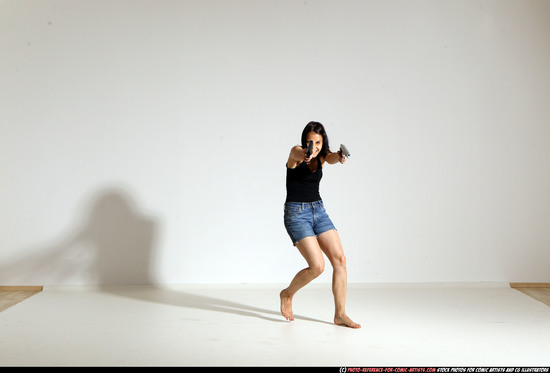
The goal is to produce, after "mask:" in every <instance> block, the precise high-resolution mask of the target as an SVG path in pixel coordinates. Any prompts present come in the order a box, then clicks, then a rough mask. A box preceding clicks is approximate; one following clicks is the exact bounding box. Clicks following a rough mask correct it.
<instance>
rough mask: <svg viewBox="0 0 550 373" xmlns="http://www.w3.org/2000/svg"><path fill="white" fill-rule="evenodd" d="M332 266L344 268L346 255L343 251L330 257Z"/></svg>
mask: <svg viewBox="0 0 550 373" xmlns="http://www.w3.org/2000/svg"><path fill="white" fill-rule="evenodd" d="M332 266H333V267H334V268H335V269H346V257H345V255H344V253H341V254H339V255H336V256H334V257H333V258H332Z"/></svg>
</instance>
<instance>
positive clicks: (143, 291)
mask: <svg viewBox="0 0 550 373" xmlns="http://www.w3.org/2000/svg"><path fill="white" fill-rule="evenodd" d="M101 290H102V291H104V292H105V293H108V294H112V295H116V296H120V297H125V298H130V299H137V300H141V301H145V302H153V303H159V304H167V305H171V306H177V307H184V308H192V309H197V310H206V311H216V312H224V313H230V314H235V315H239V316H246V317H257V318H260V319H263V320H266V321H272V322H282V323H287V322H288V321H286V320H284V319H283V316H282V315H281V313H280V312H278V311H273V310H268V309H264V308H259V307H255V306H250V305H246V304H242V303H237V302H233V301H228V300H225V299H220V298H214V297H209V296H204V295H198V294H194V293H190V292H185V291H179V290H174V289H170V288H163V287H158V286H155V285H147V286H135V287H133V286H103V287H101ZM275 296H278V295H275ZM294 318H295V319H297V320H304V321H313V322H319V323H323V324H329V325H334V324H333V323H330V322H327V321H323V320H318V319H314V318H310V317H305V316H300V315H294Z"/></svg>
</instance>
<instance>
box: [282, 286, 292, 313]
mask: <svg viewBox="0 0 550 373" xmlns="http://www.w3.org/2000/svg"><path fill="white" fill-rule="evenodd" d="M280 296H281V313H282V314H283V317H284V318H285V319H287V320H288V321H294V315H293V314H292V296H290V295H288V292H287V291H286V289H285V290H283V291H281V294H280Z"/></svg>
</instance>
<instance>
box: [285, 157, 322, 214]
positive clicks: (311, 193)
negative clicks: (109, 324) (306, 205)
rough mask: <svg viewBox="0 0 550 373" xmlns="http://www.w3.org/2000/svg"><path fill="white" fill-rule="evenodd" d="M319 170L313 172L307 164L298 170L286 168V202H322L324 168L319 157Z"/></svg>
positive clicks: (300, 166) (301, 164)
mask: <svg viewBox="0 0 550 373" xmlns="http://www.w3.org/2000/svg"><path fill="white" fill-rule="evenodd" d="M315 159H316V160H317V170H316V171H315V172H311V171H310V170H309V167H308V165H307V163H306V162H302V163H300V164H299V165H298V166H297V167H296V168H288V165H287V168H286V201H285V203H286V202H315V201H320V200H321V195H320V194H319V183H320V182H321V178H322V177H323V167H322V165H321V160H320V159H319V157H317V158H315Z"/></svg>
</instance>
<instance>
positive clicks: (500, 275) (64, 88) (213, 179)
mask: <svg viewBox="0 0 550 373" xmlns="http://www.w3.org/2000/svg"><path fill="white" fill-rule="evenodd" d="M0 48H1V49H0V53H1V58H0V79H1V84H0V87H1V88H0V94H1V96H0V112H1V117H0V120H1V124H0V129H1V137H0V167H1V168H0V169H1V175H2V181H1V184H0V188H1V189H0V192H1V193H0V206H1V213H0V219H1V220H0V250H1V251H0V284H3V285H12V284H14V285H22V284H95V283H144V282H145V283H148V282H158V283H243V282H244V283H273V282H282V283H286V282H289V281H290V280H291V278H292V276H293V275H294V274H295V273H296V272H297V271H298V270H299V269H301V268H303V267H304V265H305V262H304V261H303V259H302V258H301V257H300V255H299V253H298V252H297V250H296V249H295V248H294V247H293V246H292V245H291V243H290V239H289V238H288V236H287V235H286V232H285V230H284V226H283V219H282V214H283V202H284V198H285V162H286V158H287V156H288V152H289V150H290V148H291V147H292V146H293V145H296V144H298V143H299V140H300V134H301V131H302V129H303V127H304V126H305V124H306V123H307V122H309V121H311V120H316V121H320V122H322V123H323V124H325V126H326V128H327V131H328V134H329V138H330V140H331V144H332V149H333V150H336V149H337V147H338V144H339V143H345V144H346V145H347V146H348V148H349V149H350V151H351V152H352V157H351V159H350V162H348V163H347V164H346V165H343V166H341V165H335V166H330V165H327V166H326V168H325V173H324V174H325V176H324V179H323V182H322V184H321V195H322V196H323V198H324V200H325V204H326V206H327V209H328V211H329V214H330V215H331V217H332V218H333V220H334V222H335V224H336V226H337V227H338V229H339V232H340V235H341V238H342V242H343V244H344V249H345V252H346V255H347V258H348V276H349V281H350V282H452V281H459V282H465V281H544V282H548V281H550V271H549V268H550V250H549V249H550V229H549V228H550V194H549V190H550V173H549V171H550V169H549V162H550V105H549V97H550V3H549V2H548V1H545V0H541V1H533V0H522V1H516V0H495V1H461V0H457V1H439V0H433V1H432V0H423V1H410V0H403V1H391V0H373V1H368V0H365V1H352V0H340V1H333V0H317V1H297V0H261V1H260V0H256V1H253V0H242V1H241V0H219V1H215V0H195V1H190V0H181V1H177V0H173V1H168V0H144V1H131V0H113V1H100V0H97V1H95V0H90V1H76V0H70V1H69V0H40V1H39V0H32V1H30V0H2V1H0ZM330 279H331V271H330V266H329V265H328V263H327V270H326V271H325V273H324V274H323V275H322V276H321V278H320V279H318V280H317V281H325V282H328V281H330Z"/></svg>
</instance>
